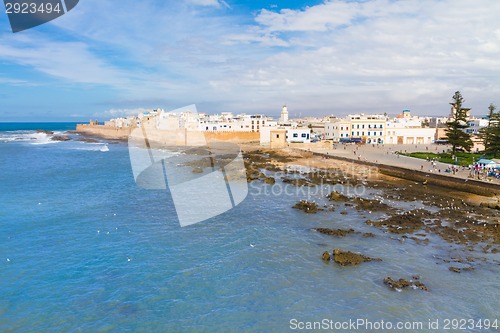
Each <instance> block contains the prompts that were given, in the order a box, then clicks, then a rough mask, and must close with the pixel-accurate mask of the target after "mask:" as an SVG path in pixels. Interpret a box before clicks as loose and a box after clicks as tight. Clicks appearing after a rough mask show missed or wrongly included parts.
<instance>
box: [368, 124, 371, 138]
mask: <svg viewBox="0 0 500 333" xmlns="http://www.w3.org/2000/svg"><path fill="white" fill-rule="evenodd" d="M368 126H369V125H368ZM370 135H371V132H368V136H370Z"/></svg>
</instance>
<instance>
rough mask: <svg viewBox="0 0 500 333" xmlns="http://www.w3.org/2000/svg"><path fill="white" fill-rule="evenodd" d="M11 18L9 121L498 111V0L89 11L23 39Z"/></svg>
mask: <svg viewBox="0 0 500 333" xmlns="http://www.w3.org/2000/svg"><path fill="white" fill-rule="evenodd" d="M0 8H1V9H2V10H1V11H0V41H1V42H0V121H57V120H59V121H88V120H89V119H99V120H100V121H104V120H106V119H109V118H113V117H119V116H125V115H133V114H137V113H138V112H141V111H144V110H148V109H153V108H163V109H165V110H172V109H176V108H179V107H182V106H185V105H190V104H196V106H197V109H198V111H199V112H206V113H211V114H214V113H220V112H233V113H250V114H253V113H263V114H266V115H270V116H274V117H278V116H279V113H280V111H281V107H282V105H283V104H286V105H287V106H288V110H289V113H290V116H291V117H299V116H301V117H305V116H323V115H336V116H342V115H347V114H350V113H351V114H352V113H384V112H386V113H388V114H394V115H395V114H398V113H400V112H401V111H402V110H403V109H410V110H412V113H413V114H416V115H433V116H445V115H447V114H448V113H449V110H450V106H449V103H450V102H451V97H452V96H453V94H454V93H455V91H457V90H459V91H460V92H461V93H462V95H463V96H464V99H465V103H464V107H470V108H472V114H473V115H475V116H483V115H485V114H486V113H487V108H488V105H489V104H490V103H494V104H496V105H500V20H499V19H498V13H500V1H498V0H435V1H430V0H422V1H416V0H415V1H413V0H405V1H397V0H365V1H353V0H331V1H330V0H328V1H297V0H292V1H283V0H269V1H267V0H252V1H241V0H176V1H170V0H141V1H137V0H135V1H132V0H119V1H102V0H80V3H79V4H78V5H77V6H76V7H75V8H74V9H73V10H72V11H70V12H68V13H67V14H66V15H64V16H61V17H60V18H58V19H56V20H53V21H51V22H49V23H47V24H44V25H41V26H38V27H35V28H33V29H30V30H25V31H22V32H18V33H15V34H14V33H12V31H11V30H10V26H9V21H8V18H7V15H6V14H5V12H4V11H3V8H2V7H1V5H0Z"/></svg>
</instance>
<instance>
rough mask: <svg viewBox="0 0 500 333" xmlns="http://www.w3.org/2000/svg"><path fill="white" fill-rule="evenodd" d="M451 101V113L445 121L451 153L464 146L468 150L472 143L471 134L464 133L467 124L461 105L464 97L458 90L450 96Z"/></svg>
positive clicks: (465, 110) (465, 111)
mask: <svg viewBox="0 0 500 333" xmlns="http://www.w3.org/2000/svg"><path fill="white" fill-rule="evenodd" d="M452 99H453V102H452V103H450V104H451V106H452V107H453V109H452V115H451V119H450V121H448V122H447V123H446V127H447V128H446V130H445V132H446V138H447V139H448V141H449V142H450V144H451V146H452V150H453V154H455V153H456V151H457V148H464V149H465V150H467V151H470V150H471V148H472V146H473V143H472V140H471V135H470V134H469V133H466V132H465V131H464V130H465V129H466V128H467V127H468V125H467V110H468V109H464V108H463V107H462V105H463V102H464V98H463V97H462V94H461V93H460V91H457V92H455V95H453V97H452Z"/></svg>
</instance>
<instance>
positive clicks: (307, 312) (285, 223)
mask: <svg viewBox="0 0 500 333" xmlns="http://www.w3.org/2000/svg"><path fill="white" fill-rule="evenodd" d="M1 126H4V125H1ZM32 126H35V125H32ZM36 126H42V127H45V129H51V130H61V131H64V130H67V129H68V128H67V127H66V126H67V125H63V124H59V125H57V124H45V125H43V124H37V125H36ZM1 128H3V131H2V132H0V170H1V173H0V240H1V241H0V332H289V331H299V330H292V329H291V327H290V320H291V319H294V318H295V319H297V320H298V321H320V320H322V319H331V320H335V321H347V320H349V319H352V320H355V319H358V318H365V319H367V320H370V321H380V320H384V321H393V322H398V321H421V322H423V323H424V329H423V330H419V331H425V332H432V331H436V330H435V329H428V327H427V326H426V325H427V323H428V321H429V320H433V321H435V320H439V321H440V325H441V329H439V330H437V331H442V330H443V326H442V325H443V322H444V320H445V319H453V318H458V319H460V318H466V319H469V318H473V319H476V320H477V319H492V320H493V319H495V318H497V319H500V318H499V311H498V309H499V308H500V298H499V297H498V296H499V293H500V292H499V287H500V279H499V273H500V266H499V265H498V264H491V263H490V264H487V263H483V262H482V261H480V260H477V261H476V264H475V265H476V266H477V267H476V270H474V271H472V272H464V273H461V274H456V273H452V272H450V271H449V270H448V267H449V265H446V264H444V263H443V262H442V261H440V260H437V259H436V258H435V257H436V256H444V257H445V256H447V255H448V256H449V255H450V253H452V254H463V255H464V256H470V255H473V256H476V257H477V258H487V259H488V260H490V261H491V260H498V259H499V257H498V255H489V256H487V257H485V256H486V255H484V254H478V253H463V252H462V250H461V249H458V248H456V247H455V246H450V245H449V244H447V243H444V242H443V241H441V240H440V239H439V238H437V237H436V238H433V239H431V242H430V244H429V245H427V246H425V245H419V244H416V243H413V242H412V241H410V240H409V241H407V242H405V243H401V242H400V241H399V240H395V239H391V238H389V237H388V236H387V235H386V234H384V233H383V232H382V231H380V230H378V229H375V228H372V227H369V226H367V225H366V224H365V223H364V221H365V220H366V216H367V215H368V213H367V212H361V213H359V212H357V211H356V210H355V209H351V208H348V212H349V214H348V215H341V214H340V212H341V209H337V210H336V211H335V212H329V211H325V212H320V213H318V214H310V215H309V214H305V213H303V212H300V211H297V210H294V209H291V206H292V205H293V204H294V203H295V202H297V201H298V200H299V199H302V198H304V195H300V194H299V195H296V196H295V195H284V194H281V195H268V194H266V193H263V191H264V190H266V189H267V190H269V189H270V185H264V184H260V183H259V184H254V185H252V187H251V188H250V194H249V196H248V197H247V198H246V199H245V201H244V202H243V203H242V204H240V205H239V206H237V207H236V208H234V209H233V210H231V211H228V212H226V213H224V214H222V215H219V216H217V217H214V218H212V219H210V220H207V221H205V222H203V223H199V224H195V225H192V226H189V227H185V228H181V227H180V226H179V223H178V220H177V217H176V214H175V210H174V208H173V204H172V200H171V198H170V196H169V193H168V191H155V190H144V189H141V188H139V187H137V186H136V185H135V183H134V180H133V176H132V171H131V167H130V161H129V156H128V150H127V146H126V144H124V143H111V142H106V141H102V142H101V143H85V142H77V141H68V142H52V141H50V140H49V137H47V136H46V135H45V134H40V133H38V134H36V133H34V132H33V129H34V128H31V127H30V128H27V127H26V126H25V127H23V125H18V126H17V128H8V129H7V130H8V131H6V128H5V127H1ZM105 146H106V147H108V148H109V150H103V149H102V148H103V147H105ZM325 192H328V189H325ZM258 193H260V194H258ZM268 193H269V192H268ZM312 199H315V200H318V201H321V200H323V199H322V198H321V197H320V196H319V195H315V196H314V197H313V198H312ZM207 200H209V198H207ZM399 204H400V205H407V206H408V207H411V206H418V205H419V203H399ZM378 216H381V215H380V214H378V215H377V214H375V213H373V214H371V215H370V218H372V219H373V218H376V217H378ZM314 227H329V228H340V227H352V228H354V229H356V230H359V231H364V232H373V233H375V234H376V237H374V238H363V237H362V236H357V235H354V236H348V237H345V238H333V237H330V236H325V235H321V234H318V233H316V232H312V231H311V230H310V229H311V228H314ZM336 247H339V248H344V249H348V250H352V251H360V252H362V253H365V254H369V255H371V256H374V257H381V258H383V259H384V261H382V262H370V263H365V264H362V265H360V266H357V267H338V266H336V265H334V264H332V263H329V264H328V263H326V264H325V263H323V262H322V261H321V254H322V252H323V251H325V250H329V251H331V250H332V249H333V248H336ZM388 275H390V276H392V277H394V278H399V277H404V278H409V277H411V276H412V275H420V276H421V280H422V282H424V283H425V284H426V285H427V286H428V287H429V288H430V289H431V291H430V292H423V291H420V290H405V291H403V292H395V291H393V290H390V289H388V288H387V287H386V286H385V285H384V284H383V283H382V280H383V278H384V277H386V276H388ZM301 331H307V330H301ZM327 331H332V330H327ZM348 331H352V330H344V332H348ZM358 331H369V330H366V329H359V330H358ZM393 331H397V330H393ZM399 331H401V330H399ZM410 331H415V330H409V332H410ZM467 331H472V330H467ZM476 331H478V332H485V331H495V330H492V329H490V330H484V329H483V330H476Z"/></svg>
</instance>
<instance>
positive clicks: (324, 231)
mask: <svg viewBox="0 0 500 333" xmlns="http://www.w3.org/2000/svg"><path fill="white" fill-rule="evenodd" d="M312 230H314V231H317V232H319V233H321V234H324V235H330V236H337V237H344V236H347V235H348V234H352V233H356V232H355V231H354V229H328V228H314V229H312Z"/></svg>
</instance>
